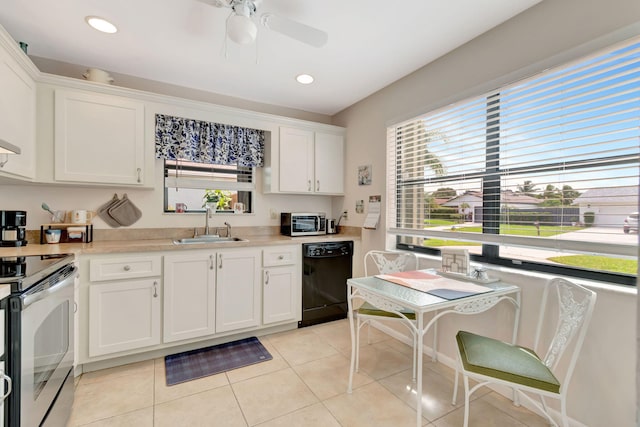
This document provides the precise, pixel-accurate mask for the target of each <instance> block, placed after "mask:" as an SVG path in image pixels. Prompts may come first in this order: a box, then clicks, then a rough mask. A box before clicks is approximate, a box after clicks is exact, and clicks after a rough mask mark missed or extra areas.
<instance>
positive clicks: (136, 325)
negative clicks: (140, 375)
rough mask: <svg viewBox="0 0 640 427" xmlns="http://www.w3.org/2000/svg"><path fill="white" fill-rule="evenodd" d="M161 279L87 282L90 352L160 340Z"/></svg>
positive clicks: (125, 347)
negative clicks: (88, 284) (88, 283)
mask: <svg viewBox="0 0 640 427" xmlns="http://www.w3.org/2000/svg"><path fill="white" fill-rule="evenodd" d="M160 291H161V289H160V279H159V278H156V279H153V278H150V279H140V280H128V281H121V282H103V283H100V284H91V285H90V286H89V356H100V355H103V354H109V353H115V352H119V351H126V350H133V349H137V348H141V347H147V346H150V345H156V344H160V300H161V298H160Z"/></svg>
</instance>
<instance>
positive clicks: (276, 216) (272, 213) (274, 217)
mask: <svg viewBox="0 0 640 427" xmlns="http://www.w3.org/2000/svg"><path fill="white" fill-rule="evenodd" d="M269 216H270V217H271V219H278V213H277V212H276V211H274V210H273V209H269Z"/></svg>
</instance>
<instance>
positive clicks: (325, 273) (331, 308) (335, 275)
mask: <svg viewBox="0 0 640 427" xmlns="http://www.w3.org/2000/svg"><path fill="white" fill-rule="evenodd" d="M352 267H353V242H352V241H344V242H324V243H305V244H303V245H302V321H300V322H298V327H299V328H302V327H304V326H310V325H315V324H317V323H324V322H330V321H332V320H338V319H344V318H346V317H347V310H348V308H347V279H349V278H351V274H352V273H351V269H352Z"/></svg>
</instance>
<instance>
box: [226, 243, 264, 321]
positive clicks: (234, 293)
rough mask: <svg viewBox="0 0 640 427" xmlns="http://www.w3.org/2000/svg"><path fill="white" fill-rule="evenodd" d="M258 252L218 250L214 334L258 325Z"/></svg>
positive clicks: (251, 250) (254, 250)
mask: <svg viewBox="0 0 640 427" xmlns="http://www.w3.org/2000/svg"><path fill="white" fill-rule="evenodd" d="M259 262H260V251H259V250H258V249H241V250H232V249H230V250H227V251H220V252H218V254H217V269H216V332H227V331H233V330H235V329H241V328H249V327H252V326H258V325H259V324H260V265H259Z"/></svg>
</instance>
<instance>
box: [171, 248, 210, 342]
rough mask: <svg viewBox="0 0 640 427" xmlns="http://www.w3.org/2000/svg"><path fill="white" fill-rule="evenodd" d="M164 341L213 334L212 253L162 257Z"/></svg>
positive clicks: (193, 252)
mask: <svg viewBox="0 0 640 427" xmlns="http://www.w3.org/2000/svg"><path fill="white" fill-rule="evenodd" d="M163 278H164V307H163V311H164V320H163V327H164V328H163V339H162V340H163V342H174V341H179V340H183V339H189V338H197V337H202V336H207V335H213V334H214V333H215V310H216V290H215V289H216V283H215V252H209V251H206V252H200V251H189V252H188V253H186V254H185V253H181V254H176V255H174V254H170V255H165V257H164V274H163Z"/></svg>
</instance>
